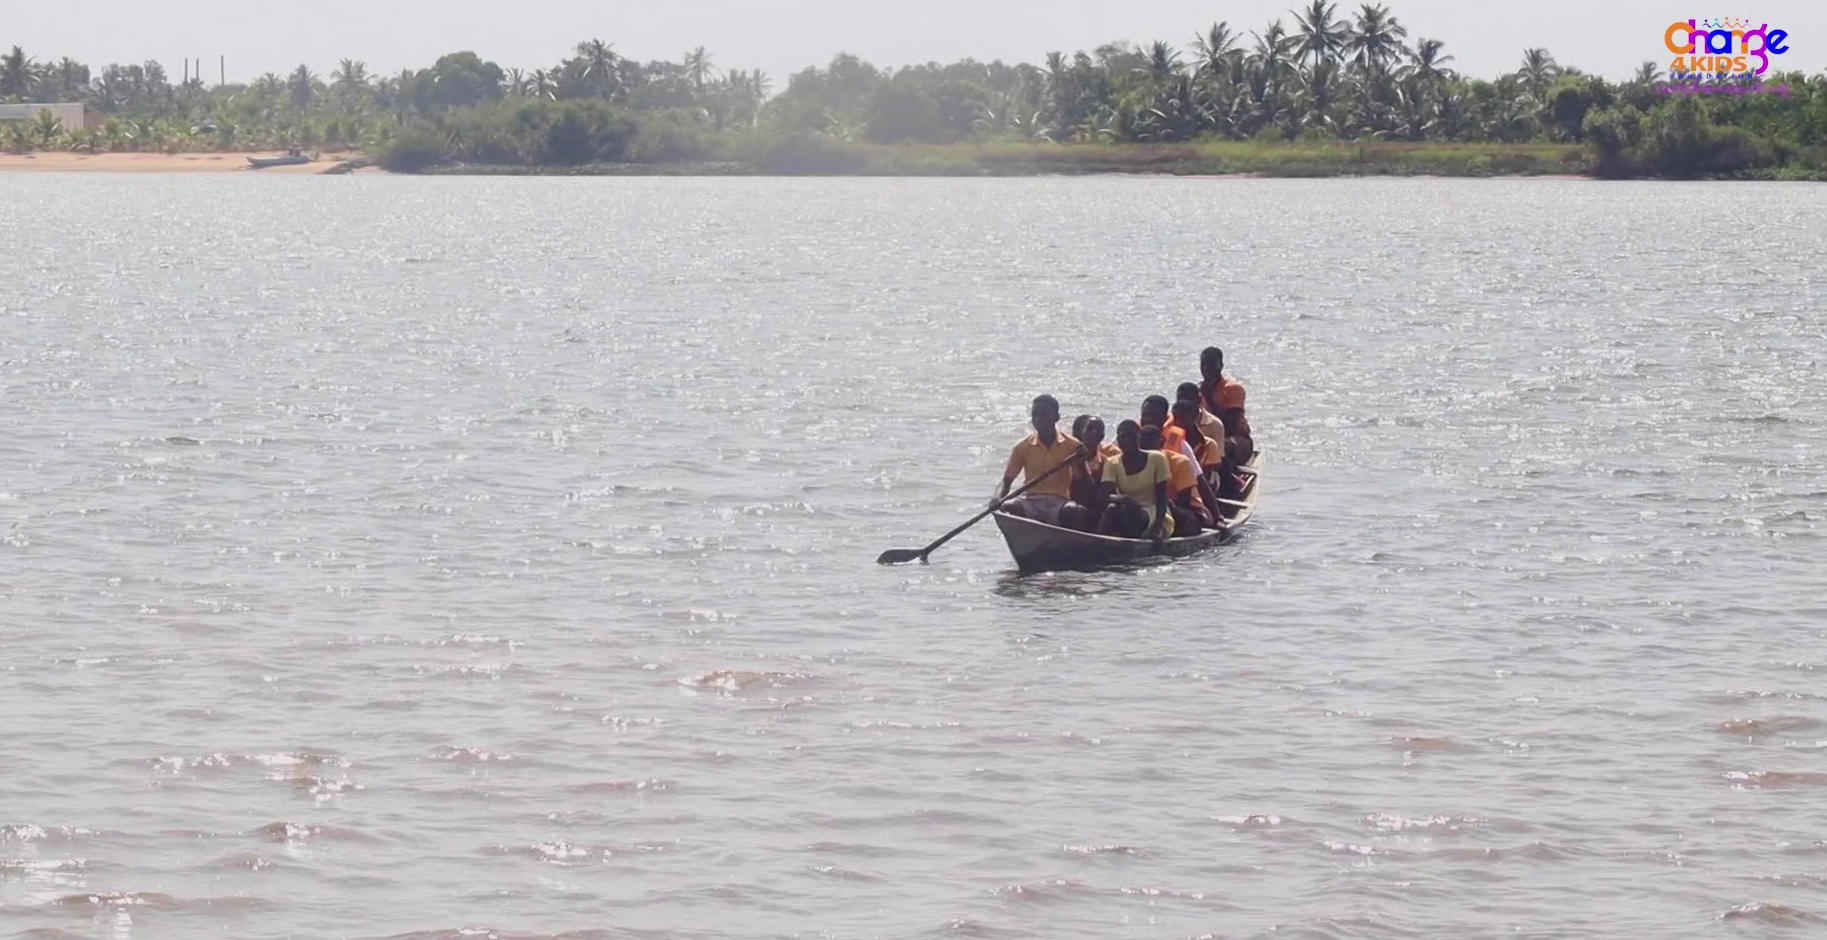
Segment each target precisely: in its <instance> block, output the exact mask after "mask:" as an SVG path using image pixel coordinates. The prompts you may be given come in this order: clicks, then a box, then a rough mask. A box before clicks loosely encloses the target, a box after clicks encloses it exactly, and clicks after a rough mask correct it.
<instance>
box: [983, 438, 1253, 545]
mask: <svg viewBox="0 0 1827 940" xmlns="http://www.w3.org/2000/svg"><path fill="white" fill-rule="evenodd" d="M1245 466H1247V467H1250V468H1251V469H1253V470H1256V471H1258V474H1257V475H1255V476H1251V477H1250V482H1249V484H1248V485H1247V486H1246V487H1245V488H1244V492H1243V499H1241V500H1239V501H1238V502H1240V503H1242V505H1241V506H1234V507H1228V508H1229V509H1230V510H1231V515H1230V517H1229V518H1228V519H1227V520H1226V522H1227V523H1228V524H1227V525H1226V526H1225V527H1224V528H1222V529H1210V530H1207V531H1205V532H1201V533H1199V534H1198V535H1195V536H1191V537H1189V538H1174V539H1167V540H1166V541H1164V542H1162V543H1161V546H1160V548H1158V549H1157V548H1156V547H1155V543H1154V542H1151V541H1148V540H1146V539H1119V538H1112V537H1111V536H1108V535H1094V534H1092V533H1090V532H1080V531H1078V530H1076V529H1066V528H1062V527H1060V526H1056V525H1048V524H1046V523H1044V522H1037V521H1035V520H1033V519H1028V518H1025V517H1022V516H1012V515H1009V514H1008V513H1004V512H997V513H993V514H992V515H993V518H995V520H996V528H997V529H999V530H1001V532H1002V539H1003V541H1004V542H1006V543H1007V544H1008V546H1009V554H1010V555H1011V556H1013V557H1014V559H1015V565H1016V567H1017V568H1019V569H1020V570H1021V571H1022V573H1024V574H1027V573H1032V572H1037V571H1062V570H1081V569H1087V568H1103V567H1109V566H1112V565H1125V564H1133V563H1135V562H1138V561H1142V560H1144V559H1148V558H1154V557H1169V558H1178V557H1183V556H1186V555H1191V554H1195V553H1197V552H1202V551H1204V550H1206V549H1208V548H1211V547H1212V546H1214V545H1222V544H1224V543H1226V542H1230V541H1234V540H1235V539H1236V538H1237V536H1238V535H1240V534H1241V533H1242V531H1243V527H1244V526H1245V525H1247V524H1248V523H1249V521H1250V516H1251V515H1252V514H1254V512H1255V511H1256V500H1257V496H1258V493H1259V491H1260V490H1261V480H1262V477H1261V476H1260V472H1261V469H1262V452H1261V451H1258V452H1257V453H1256V454H1255V455H1253V456H1252V457H1251V458H1250V462H1249V463H1248V464H1245Z"/></svg>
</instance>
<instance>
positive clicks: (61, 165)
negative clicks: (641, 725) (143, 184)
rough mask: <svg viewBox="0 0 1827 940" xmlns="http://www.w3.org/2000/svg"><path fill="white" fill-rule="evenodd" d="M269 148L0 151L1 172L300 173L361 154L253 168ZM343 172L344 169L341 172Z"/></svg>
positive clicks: (316, 170)
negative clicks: (253, 159) (252, 162)
mask: <svg viewBox="0 0 1827 940" xmlns="http://www.w3.org/2000/svg"><path fill="white" fill-rule="evenodd" d="M274 156H278V154H275V153H273V152H272V151H220V152H215V151H212V152H207V153H70V152H66V151H60V150H42V151H31V152H27V153H0V173H11V172H19V173H97V172H101V173H236V172H246V173H260V174H263V175H277V176H300V175H307V176H308V175H311V174H317V173H326V172H329V171H330V170H331V169H332V168H334V167H337V166H339V165H341V164H343V163H344V162H346V161H349V160H354V159H357V158H360V157H362V154H359V153H355V152H353V151H351V152H347V153H343V152H339V153H324V154H320V155H319V156H318V158H317V159H316V160H315V161H313V162H310V163H299V164H293V165H291V166H271V167H264V168H262V169H259V170H255V169H253V168H252V167H250V166H249V165H248V162H247V161H248V158H250V157H274ZM344 172H346V171H344Z"/></svg>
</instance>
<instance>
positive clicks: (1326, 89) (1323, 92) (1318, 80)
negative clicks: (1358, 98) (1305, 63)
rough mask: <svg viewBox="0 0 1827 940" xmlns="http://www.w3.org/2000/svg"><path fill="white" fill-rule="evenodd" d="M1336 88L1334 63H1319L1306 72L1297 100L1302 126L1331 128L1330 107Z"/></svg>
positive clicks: (1336, 80) (1336, 93)
mask: <svg viewBox="0 0 1827 940" xmlns="http://www.w3.org/2000/svg"><path fill="white" fill-rule="evenodd" d="M1338 86H1339V67H1338V63H1336V62H1321V63H1320V64H1318V65H1316V66H1314V67H1312V68H1310V69H1308V70H1307V71H1306V73H1305V74H1304V75H1303V76H1302V82H1301V89H1300V94H1299V95H1298V98H1297V103H1298V106H1299V119H1300V122H1301V125H1302V126H1304V127H1325V128H1330V127H1332V126H1333V121H1332V106H1333V101H1334V99H1335V98H1336V97H1337V96H1338Z"/></svg>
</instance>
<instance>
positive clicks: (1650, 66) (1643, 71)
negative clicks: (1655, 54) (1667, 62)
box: [1630, 62, 1662, 85]
mask: <svg viewBox="0 0 1827 940" xmlns="http://www.w3.org/2000/svg"><path fill="white" fill-rule="evenodd" d="M1661 72H1662V70H1661V69H1659V68H1657V67H1656V63H1654V62H1645V63H1643V64H1642V65H1639V66H1637V74H1635V75H1633V76H1631V79H1630V80H1631V81H1633V82H1636V83H1637V84H1639V85H1651V84H1654V83H1655V81H1656V76H1657V75H1660V74H1661Z"/></svg>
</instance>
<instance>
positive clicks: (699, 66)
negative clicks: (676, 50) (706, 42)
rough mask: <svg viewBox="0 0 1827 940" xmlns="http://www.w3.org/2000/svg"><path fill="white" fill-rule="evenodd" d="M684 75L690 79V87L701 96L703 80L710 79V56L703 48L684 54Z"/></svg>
mask: <svg viewBox="0 0 1827 940" xmlns="http://www.w3.org/2000/svg"><path fill="white" fill-rule="evenodd" d="M685 74H686V75H687V76H689V77H690V78H691V84H692V87H693V88H695V89H697V91H698V93H699V94H703V93H704V81H705V79H707V78H710V77H712V70H711V56H710V53H708V52H705V51H704V47H703V46H699V47H698V48H696V49H693V50H692V51H690V52H688V53H686V54H685Z"/></svg>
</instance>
